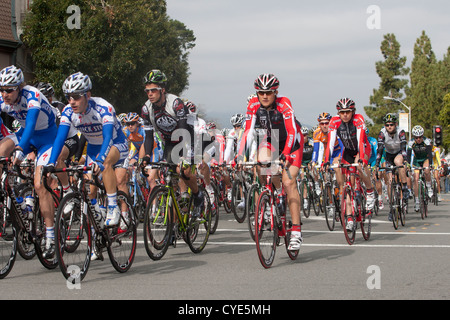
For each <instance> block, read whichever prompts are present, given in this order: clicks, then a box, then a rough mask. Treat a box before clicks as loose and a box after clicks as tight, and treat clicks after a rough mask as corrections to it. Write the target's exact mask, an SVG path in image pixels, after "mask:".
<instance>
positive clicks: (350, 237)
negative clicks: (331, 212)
mask: <svg viewBox="0 0 450 320" xmlns="http://www.w3.org/2000/svg"><path fill="white" fill-rule="evenodd" d="M354 202H355V199H354V198H353V194H352V191H351V189H350V188H349V187H348V186H346V187H344V191H343V192H342V198H341V223H342V227H343V229H344V235H345V239H346V240H347V243H348V244H350V245H352V244H353V243H354V242H355V235H356V221H355V219H354V215H353V212H354V207H355V203H354ZM347 209H348V210H349V211H350V212H351V213H350V214H349V215H347ZM350 217H352V219H353V228H351V229H349V230H347V225H348V221H349V218H350Z"/></svg>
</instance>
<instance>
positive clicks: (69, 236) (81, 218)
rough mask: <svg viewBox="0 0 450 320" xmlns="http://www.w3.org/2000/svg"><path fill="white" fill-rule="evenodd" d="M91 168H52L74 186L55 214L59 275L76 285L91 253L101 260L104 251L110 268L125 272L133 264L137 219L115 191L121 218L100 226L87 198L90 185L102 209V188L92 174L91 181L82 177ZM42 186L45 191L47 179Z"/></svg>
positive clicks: (125, 199)
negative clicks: (96, 191)
mask: <svg viewBox="0 0 450 320" xmlns="http://www.w3.org/2000/svg"><path fill="white" fill-rule="evenodd" d="M91 170H92V167H87V166H82V165H80V166H74V167H69V168H64V169H55V170H54V172H55V173H58V172H65V173H68V174H69V175H73V176H74V178H75V181H76V183H77V184H76V186H75V187H74V188H73V189H74V190H73V192H71V193H68V194H66V195H65V196H64V197H63V199H62V200H61V203H60V205H59V207H58V211H57V214H56V228H55V234H56V241H55V242H56V256H57V259H58V262H59V267H60V270H61V272H62V274H63V276H64V277H65V278H66V279H67V280H69V281H71V282H72V283H76V282H77V281H82V280H83V279H84V278H85V277H86V274H87V272H88V270H89V266H90V262H91V255H92V253H93V252H94V253H95V254H96V255H97V256H98V258H99V260H102V261H103V260H104V258H103V254H102V251H103V249H106V250H107V252H108V256H109V259H110V262H111V264H112V266H113V267H114V269H115V270H116V271H118V272H120V273H124V272H127V271H128V270H129V269H130V268H131V265H132V264H133V261H134V257H135V253H136V244H137V218H136V215H135V212H134V210H133V206H132V203H131V200H130V199H129V197H128V196H127V194H126V193H125V192H123V191H117V205H118V206H119V208H121V217H120V220H119V223H118V224H117V225H116V226H112V227H106V226H104V225H103V218H102V213H101V212H96V209H95V208H94V205H92V203H91V200H90V198H89V194H90V192H91V189H90V187H91V185H94V186H96V187H97V188H98V195H97V200H98V202H99V203H100V204H104V205H105V206H106V203H107V197H106V193H105V190H104V186H103V185H102V184H101V182H100V181H99V180H98V177H97V176H96V175H92V176H93V180H91V179H90V178H89V177H88V176H87V175H86V174H87V173H88V172H89V171H91ZM43 181H44V186H45V187H46V188H47V190H49V191H50V190H51V189H49V186H48V183H47V179H45V178H44V180H43Z"/></svg>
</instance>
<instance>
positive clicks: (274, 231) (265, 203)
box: [255, 161, 299, 269]
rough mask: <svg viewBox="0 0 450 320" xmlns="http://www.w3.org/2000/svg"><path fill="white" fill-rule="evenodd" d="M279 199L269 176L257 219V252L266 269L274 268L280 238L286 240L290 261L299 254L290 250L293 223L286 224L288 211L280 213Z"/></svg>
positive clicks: (257, 211) (260, 195) (259, 163)
mask: <svg viewBox="0 0 450 320" xmlns="http://www.w3.org/2000/svg"><path fill="white" fill-rule="evenodd" d="M256 164H257V165H260V166H262V167H270V166H271V165H272V163H261V162H257V163H256ZM275 164H277V165H281V167H282V170H286V172H287V173H288V175H289V176H290V174H289V171H288V170H287V169H285V167H284V166H283V165H282V163H281V162H279V161H275ZM289 178H292V177H289ZM277 198H278V195H277V194H276V191H275V187H274V186H273V184H272V175H267V181H266V184H265V186H263V188H262V191H261V193H260V194H259V197H258V204H257V209H256V219H255V242H256V250H257V253H258V258H259V261H260V262H261V264H262V266H263V267H264V268H266V269H267V268H270V267H271V266H272V263H273V261H274V258H275V252H276V248H277V245H279V243H280V238H284V244H285V247H286V251H287V254H288V256H289V258H290V259H292V260H295V259H297V256H298V253H299V250H295V251H291V250H288V247H289V240H290V235H291V231H292V223H291V221H289V222H288V223H286V210H285V209H282V210H281V211H280V208H279V206H278V205H277V204H278V203H277ZM283 211H284V212H283Z"/></svg>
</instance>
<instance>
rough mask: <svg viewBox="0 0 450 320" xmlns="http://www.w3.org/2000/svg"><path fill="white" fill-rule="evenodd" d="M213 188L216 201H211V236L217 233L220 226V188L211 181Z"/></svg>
mask: <svg viewBox="0 0 450 320" xmlns="http://www.w3.org/2000/svg"><path fill="white" fill-rule="evenodd" d="M211 187H212V188H213V189H214V199H210V200H211V231H210V234H214V232H216V229H217V226H218V225H219V188H218V187H217V184H216V182H215V181H211Z"/></svg>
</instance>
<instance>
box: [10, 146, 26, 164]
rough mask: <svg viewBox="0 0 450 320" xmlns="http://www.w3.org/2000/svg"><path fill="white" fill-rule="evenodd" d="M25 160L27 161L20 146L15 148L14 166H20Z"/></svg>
mask: <svg viewBox="0 0 450 320" xmlns="http://www.w3.org/2000/svg"><path fill="white" fill-rule="evenodd" d="M23 159H25V154H24V153H23V150H22V148H21V147H19V146H17V147H15V148H14V150H13V152H12V164H13V165H20V164H21V162H22V161H23Z"/></svg>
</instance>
